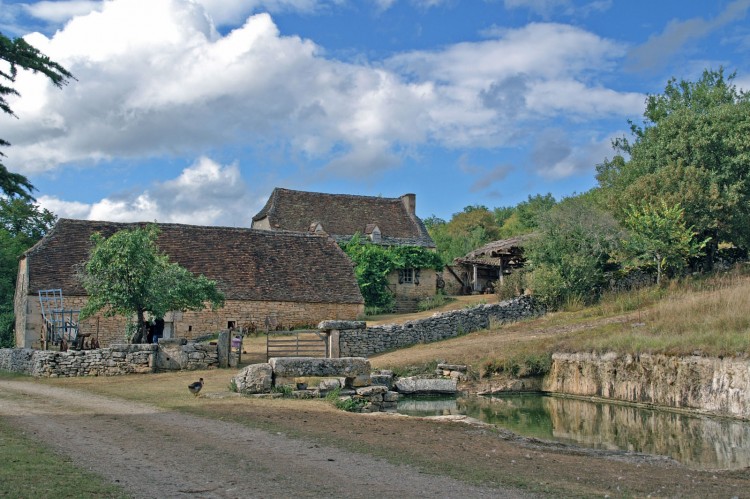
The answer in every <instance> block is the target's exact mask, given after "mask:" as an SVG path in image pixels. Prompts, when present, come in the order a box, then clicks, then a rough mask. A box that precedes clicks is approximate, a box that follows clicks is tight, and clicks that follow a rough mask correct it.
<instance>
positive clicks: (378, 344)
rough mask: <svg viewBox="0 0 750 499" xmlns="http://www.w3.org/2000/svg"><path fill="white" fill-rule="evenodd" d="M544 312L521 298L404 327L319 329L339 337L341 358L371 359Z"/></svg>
mask: <svg viewBox="0 0 750 499" xmlns="http://www.w3.org/2000/svg"><path fill="white" fill-rule="evenodd" d="M544 312H545V311H544V309H543V308H542V307H541V306H540V305H538V304H537V303H536V302H535V301H534V299H533V298H532V297H530V296H521V297H518V298H513V299H511V300H505V301H502V302H500V303H493V304H489V305H478V306H476V307H472V308H467V309H463V310H453V311H450V312H442V313H437V314H434V315H433V316H432V317H428V318H426V319H421V320H415V321H408V322H405V323H404V324H389V325H385V326H372V327H364V323H363V322H353V321H352V322H349V323H346V322H345V321H324V322H322V323H320V325H319V326H318V328H319V329H323V330H326V331H328V332H329V335H330V337H331V339H332V341H336V338H337V337H338V354H339V355H340V356H341V357H369V356H371V355H374V354H377V353H380V352H385V351H388V350H395V349H397V348H403V347H407V346H409V345H415V344H417V343H431V342H435V341H440V340H444V339H447V338H454V337H456V336H460V335H462V334H466V333H470V332H473V331H479V330H481V329H487V328H488V327H490V326H491V325H495V324H504V323H508V322H515V321H518V320H521V319H525V318H528V317H536V316H539V315H542V314H544ZM347 324H348V325H347Z"/></svg>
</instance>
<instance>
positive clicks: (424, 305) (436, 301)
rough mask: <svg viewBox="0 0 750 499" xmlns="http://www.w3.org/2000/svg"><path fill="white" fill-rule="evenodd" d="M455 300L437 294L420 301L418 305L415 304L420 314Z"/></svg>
mask: <svg viewBox="0 0 750 499" xmlns="http://www.w3.org/2000/svg"><path fill="white" fill-rule="evenodd" d="M455 300H456V299H455V298H451V297H449V296H446V295H444V294H443V293H438V294H436V295H435V296H431V297H429V298H425V299H424V300H420V301H419V303H417V309H418V310H419V311H420V312H425V311H427V310H432V309H433V308H438V307H442V306H443V305H445V304H446V303H450V302H452V301H455Z"/></svg>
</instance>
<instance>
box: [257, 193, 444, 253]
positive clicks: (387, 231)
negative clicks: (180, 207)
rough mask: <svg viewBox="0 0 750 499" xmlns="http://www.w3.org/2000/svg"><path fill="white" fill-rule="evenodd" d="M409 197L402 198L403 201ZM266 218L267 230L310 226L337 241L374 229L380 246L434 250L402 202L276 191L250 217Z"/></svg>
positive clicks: (399, 200) (428, 237)
mask: <svg viewBox="0 0 750 499" xmlns="http://www.w3.org/2000/svg"><path fill="white" fill-rule="evenodd" d="M408 196H411V199H412V202H413V199H414V197H413V195H406V196H404V197H406V198H407V200H408ZM264 218H267V222H268V225H269V228H270V229H271V230H290V231H295V232H307V231H308V230H309V228H310V224H311V223H312V222H319V223H320V225H321V226H322V227H323V230H324V231H325V232H326V233H327V234H329V235H331V236H332V237H333V238H334V239H336V240H337V241H342V240H348V239H350V238H351V237H352V236H353V235H354V234H356V233H359V234H365V232H366V228H367V226H368V225H371V224H373V225H377V226H378V228H379V229H380V232H381V241H380V243H381V244H386V245H413V246H426V247H430V248H434V247H435V243H434V242H433V241H432V238H431V237H430V235H429V234H428V233H427V229H426V228H425V226H424V224H423V223H422V220H420V218H419V217H417V216H416V214H414V213H413V211H411V210H409V208H407V204H406V203H405V201H404V198H383V197H375V196H354V195H349V194H324V193H319V192H305V191H294V190H290V189H282V188H279V187H277V188H276V189H274V190H273V193H272V194H271V197H270V198H269V199H268V202H267V203H266V205H265V206H264V207H263V209H262V210H261V211H260V212H258V214H257V215H255V216H254V217H253V222H254V223H256V222H258V221H260V220H262V219H264Z"/></svg>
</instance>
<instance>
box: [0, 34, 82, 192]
mask: <svg viewBox="0 0 750 499" xmlns="http://www.w3.org/2000/svg"><path fill="white" fill-rule="evenodd" d="M0 60H3V61H5V62H6V63H7V67H8V69H7V70H2V69H0V109H1V110H2V111H3V112H4V113H6V114H9V115H11V116H15V114H14V113H13V110H12V109H11V107H10V104H9V103H8V101H7V100H6V97H8V96H10V95H20V94H19V93H18V91H17V90H15V89H14V88H13V86H12V85H13V83H15V81H16V77H17V76H18V69H19V68H21V69H26V70H29V71H31V72H33V73H41V74H43V75H44V76H46V77H47V78H49V80H50V81H51V82H52V84H53V85H55V86H56V87H58V88H62V86H63V85H65V84H67V83H68V81H69V80H70V79H71V78H73V75H72V74H71V73H70V72H68V71H67V70H66V69H65V68H64V67H62V66H61V65H60V64H58V63H56V62H54V61H52V60H50V58H49V57H47V56H46V55H44V54H42V53H41V52H39V50H37V49H36V48H34V47H33V46H31V45H29V44H28V43H27V42H26V41H25V40H24V39H23V38H15V39H13V40H11V39H10V38H8V37H6V36H4V35H3V34H2V33H0ZM9 145H10V144H9V143H8V142H7V141H5V140H3V139H1V138H0V146H5V147H7V146H9ZM2 156H4V154H3V153H2V152H0V157H2ZM0 190H2V191H3V192H4V193H5V194H6V195H7V196H10V197H14V196H19V197H22V198H25V199H32V197H31V191H33V190H34V186H33V185H31V183H30V182H29V180H28V179H27V178H26V177H24V176H23V175H21V174H18V173H12V172H10V171H8V169H7V168H6V167H5V165H3V164H2V163H0Z"/></svg>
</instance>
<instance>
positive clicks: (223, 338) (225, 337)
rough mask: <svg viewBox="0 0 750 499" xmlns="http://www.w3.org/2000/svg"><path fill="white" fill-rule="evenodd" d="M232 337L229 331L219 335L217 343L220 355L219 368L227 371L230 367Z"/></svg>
mask: <svg viewBox="0 0 750 499" xmlns="http://www.w3.org/2000/svg"><path fill="white" fill-rule="evenodd" d="M230 340H231V337H230V335H229V331H222V332H220V333H219V340H218V341H217V342H216V345H217V346H216V351H217V353H218V354H219V368H221V369H226V368H227V367H229V345H230Z"/></svg>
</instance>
